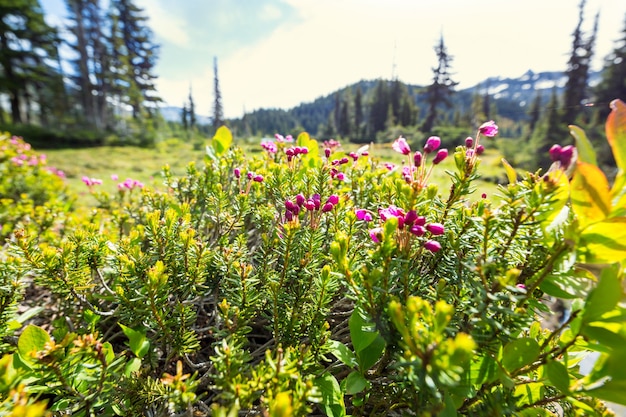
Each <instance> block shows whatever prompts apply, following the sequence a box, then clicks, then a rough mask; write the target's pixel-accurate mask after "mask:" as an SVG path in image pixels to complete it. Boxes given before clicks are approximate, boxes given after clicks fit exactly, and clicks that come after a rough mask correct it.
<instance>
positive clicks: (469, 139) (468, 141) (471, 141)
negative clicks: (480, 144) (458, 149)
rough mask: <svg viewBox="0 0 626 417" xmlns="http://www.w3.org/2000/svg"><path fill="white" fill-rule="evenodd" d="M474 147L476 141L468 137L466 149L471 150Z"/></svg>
mask: <svg viewBox="0 0 626 417" xmlns="http://www.w3.org/2000/svg"><path fill="white" fill-rule="evenodd" d="M472 146H474V139H473V138H472V137H471V136H468V137H466V138H465V147H466V148H471V147H472Z"/></svg>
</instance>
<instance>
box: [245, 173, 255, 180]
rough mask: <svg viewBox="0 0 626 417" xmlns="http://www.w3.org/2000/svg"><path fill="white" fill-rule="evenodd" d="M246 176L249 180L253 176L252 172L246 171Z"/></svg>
mask: <svg viewBox="0 0 626 417" xmlns="http://www.w3.org/2000/svg"><path fill="white" fill-rule="evenodd" d="M246 176H247V177H248V179H249V180H251V179H252V178H254V172H248V173H247V174H246Z"/></svg>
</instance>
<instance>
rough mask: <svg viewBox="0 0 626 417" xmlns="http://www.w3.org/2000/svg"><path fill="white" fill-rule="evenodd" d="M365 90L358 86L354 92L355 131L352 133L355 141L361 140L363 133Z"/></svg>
mask: <svg viewBox="0 0 626 417" xmlns="http://www.w3.org/2000/svg"><path fill="white" fill-rule="evenodd" d="M362 124H363V91H361V86H357V88H356V93H355V94H354V133H353V135H352V137H353V140H354V141H355V142H360V141H361V135H362V134H363V133H362V132H363V127H362Z"/></svg>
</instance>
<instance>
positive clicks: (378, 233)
mask: <svg viewBox="0 0 626 417" xmlns="http://www.w3.org/2000/svg"><path fill="white" fill-rule="evenodd" d="M369 233H370V237H371V238H372V240H373V241H374V242H376V243H380V242H381V240H382V239H383V228H382V227H375V228H373V229H370V231H369Z"/></svg>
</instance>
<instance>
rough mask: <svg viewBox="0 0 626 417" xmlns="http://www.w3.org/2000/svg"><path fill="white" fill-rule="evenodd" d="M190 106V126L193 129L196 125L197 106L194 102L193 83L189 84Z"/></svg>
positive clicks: (188, 110)
mask: <svg viewBox="0 0 626 417" xmlns="http://www.w3.org/2000/svg"><path fill="white" fill-rule="evenodd" d="M188 100H189V101H188V104H189V107H188V109H187V112H188V117H189V127H190V128H191V129H193V128H194V127H196V106H195V104H194V103H193V95H192V94H191V85H189V99H188Z"/></svg>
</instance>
